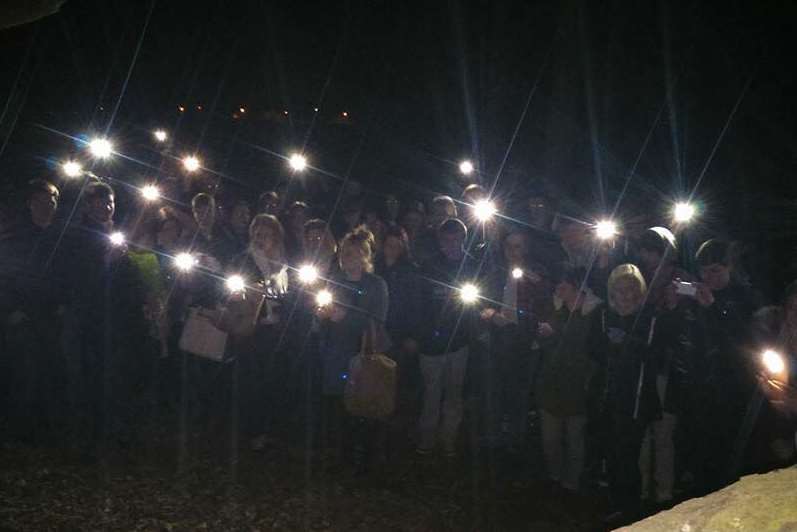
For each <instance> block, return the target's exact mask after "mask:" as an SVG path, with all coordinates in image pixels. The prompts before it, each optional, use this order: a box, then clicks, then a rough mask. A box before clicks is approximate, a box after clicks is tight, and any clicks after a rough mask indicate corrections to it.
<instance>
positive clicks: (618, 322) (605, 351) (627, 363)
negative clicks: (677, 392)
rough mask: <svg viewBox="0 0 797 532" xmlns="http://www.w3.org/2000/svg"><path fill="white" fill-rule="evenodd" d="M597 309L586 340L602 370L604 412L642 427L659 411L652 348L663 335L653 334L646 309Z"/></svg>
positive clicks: (658, 415) (653, 322)
mask: <svg viewBox="0 0 797 532" xmlns="http://www.w3.org/2000/svg"><path fill="white" fill-rule="evenodd" d="M599 312H600V314H599V316H598V319H599V320H600V322H599V327H597V328H596V330H595V331H596V332H595V334H593V335H592V338H591V340H590V344H591V346H592V356H593V358H594V360H596V361H597V363H598V364H599V365H600V366H601V367H603V368H604V370H605V375H606V381H605V385H604V388H603V390H604V398H603V400H602V403H603V405H602V406H603V410H604V413H605V414H606V415H608V416H609V417H610V418H611V419H614V420H616V421H618V420H624V421H634V422H635V423H637V424H638V425H640V426H643V427H644V426H646V425H647V424H648V423H650V422H651V421H653V420H656V419H658V418H659V417H660V415H661V404H660V401H659V397H658V394H657V393H656V371H655V358H656V357H655V352H656V350H657V349H660V348H661V342H662V341H663V338H662V337H661V335H660V334H658V335H657V334H656V325H655V318H654V317H653V316H652V315H651V314H650V313H648V312H645V311H641V312H637V313H635V314H632V315H630V316H620V315H619V314H617V313H616V312H615V311H614V310H611V309H607V308H604V309H603V310H601V311H599Z"/></svg>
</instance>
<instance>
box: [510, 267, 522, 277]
mask: <svg viewBox="0 0 797 532" xmlns="http://www.w3.org/2000/svg"><path fill="white" fill-rule="evenodd" d="M512 278H513V279H522V278H523V269H522V268H514V269H513V270H512Z"/></svg>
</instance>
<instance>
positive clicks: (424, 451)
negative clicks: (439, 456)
mask: <svg viewBox="0 0 797 532" xmlns="http://www.w3.org/2000/svg"><path fill="white" fill-rule="evenodd" d="M432 452H434V449H429V448H428V447H416V448H415V454H417V455H418V456H429V455H430V454H432Z"/></svg>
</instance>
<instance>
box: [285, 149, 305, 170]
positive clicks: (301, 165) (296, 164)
mask: <svg viewBox="0 0 797 532" xmlns="http://www.w3.org/2000/svg"><path fill="white" fill-rule="evenodd" d="M288 163H289V164H290V165H291V168H293V170H294V171H296V172H301V171H302V170H304V169H305V168H307V158H306V157H305V156H304V155H302V154H300V153H294V154H293V155H291V158H290V159H288Z"/></svg>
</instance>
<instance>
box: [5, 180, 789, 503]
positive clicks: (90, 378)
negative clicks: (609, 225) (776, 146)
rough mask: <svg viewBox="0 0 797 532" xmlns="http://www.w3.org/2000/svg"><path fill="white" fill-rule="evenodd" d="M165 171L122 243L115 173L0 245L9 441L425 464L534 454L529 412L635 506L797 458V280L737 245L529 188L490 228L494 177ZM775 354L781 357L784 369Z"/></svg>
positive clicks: (559, 461) (53, 191)
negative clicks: (594, 210) (379, 416)
mask: <svg viewBox="0 0 797 532" xmlns="http://www.w3.org/2000/svg"><path fill="white" fill-rule="evenodd" d="M162 187H163V192H162V196H163V197H164V198H166V199H167V200H168V201H163V202H161V203H157V204H149V203H143V202H142V203H141V204H139V205H136V207H135V208H133V209H131V210H132V211H133V213H132V215H129V216H127V222H126V223H125V224H124V225H125V227H123V228H121V229H122V231H123V232H120V233H118V234H117V233H116V232H117V231H119V230H120V228H119V227H117V226H116V224H115V200H116V191H115V190H114V189H113V188H112V187H111V186H109V185H108V184H106V183H102V182H99V181H89V182H87V183H86V184H85V186H84V187H83V189H82V193H81V194H80V196H79V198H78V199H77V200H76V208H75V210H74V212H73V215H72V216H66V215H64V213H63V212H61V213H60V214H61V215H60V216H59V212H58V210H59V199H60V197H59V196H60V191H59V188H57V187H56V186H55V185H54V184H52V183H50V182H48V181H45V180H35V181H31V182H30V183H28V184H27V187H26V188H25V190H24V192H23V193H22V194H21V195H20V198H19V201H18V204H17V207H18V210H17V211H16V212H14V213H11V214H13V216H9V217H8V218H7V219H8V220H9V221H8V223H6V224H5V225H4V226H3V227H2V236H1V237H0V324H1V325H2V337H0V338H1V339H2V353H3V354H2V357H0V363H2V370H1V371H0V376H1V378H2V380H3V382H2V387H0V390H2V404H1V405H2V422H3V429H4V434H6V436H5V437H6V438H7V439H9V440H19V441H23V442H26V443H29V444H39V443H43V442H52V441H58V442H59V444H61V445H68V446H72V447H74V448H77V449H80V450H82V451H83V452H84V453H85V454H86V456H89V457H93V458H96V459H98V460H103V459H106V458H107V457H108V456H113V455H114V453H124V452H129V451H130V450H131V449H134V448H135V446H136V445H137V443H138V440H139V439H140V438H141V437H142V433H143V431H145V430H147V429H148V427H149V426H150V425H151V423H152V420H153V419H156V420H159V421H158V422H159V423H165V424H166V425H167V426H165V427H163V426H162V427H160V429H162V430H165V431H167V432H171V433H173V434H174V435H176V440H179V441H180V442H181V449H183V451H182V452H185V450H184V449H185V447H186V443H185V441H186V440H187V439H188V438H191V437H193V436H194V435H196V434H200V435H201V437H210V438H213V437H216V438H223V437H226V436H221V434H228V432H224V431H223V430H221V429H222V428H224V430H229V431H232V432H233V433H234V438H233V439H232V440H231V441H233V442H234V443H233V445H234V446H236V447H240V448H249V449H251V450H253V451H258V450H262V449H264V448H266V447H267V446H269V445H272V444H273V443H274V442H275V441H276V440H287V441H294V440H295V441H296V442H303V444H309V445H310V446H312V447H313V448H320V449H325V450H328V451H330V452H331V453H333V454H334V455H335V456H337V457H338V459H339V460H340V462H341V463H343V464H349V465H350V466H351V467H353V468H354V469H355V470H356V471H359V472H364V471H367V470H368V469H369V468H373V467H374V464H377V463H378V462H379V461H380V460H390V459H391V457H392V453H393V452H394V449H393V448H394V447H395V445H394V443H395V441H396V438H404V439H408V438H409V439H411V440H412V441H413V442H414V446H415V448H416V450H417V453H418V455H419V460H446V459H448V460H450V459H456V458H457V456H458V455H461V454H462V453H463V452H469V453H477V452H479V449H499V450H501V451H503V452H506V453H509V454H514V455H517V454H518V453H523V452H526V450H527V449H528V448H529V447H528V446H527V445H526V443H527V442H528V438H529V437H530V435H529V434H528V432H529V430H528V429H529V417H530V412H531V413H533V414H534V415H535V416H536V419H538V420H539V426H540V429H541V448H542V451H543V455H544V463H545V466H546V468H547V476H548V478H549V479H550V481H551V483H552V484H553V485H555V486H556V487H557V489H559V490H561V493H562V495H563V496H567V495H566V494H570V495H573V496H576V495H577V494H579V493H580V492H583V490H584V489H585V484H587V483H604V485H606V486H607V487H608V490H609V493H610V500H611V503H612V507H613V510H616V511H617V512H619V514H618V515H622V516H624V517H625V518H632V517H633V516H636V515H639V511H640V508H642V506H643V504H647V505H648V506H649V507H656V508H658V507H665V506H667V505H669V504H672V502H673V501H674V500H675V499H676V498H677V497H678V493H686V494H700V493H706V492H708V491H711V490H714V489H717V488H719V487H722V486H724V485H726V484H728V483H729V482H732V481H733V480H734V479H735V478H736V477H737V475H738V474H739V473H740V472H743V471H749V470H756V469H758V470H760V469H766V468H770V467H775V466H778V465H782V464H788V463H790V462H793V461H794V458H795V449H794V445H795V441H794V435H795V433H794V429H795V423H794V416H795V408H794V402H795V401H794V399H793V395H792V394H791V392H790V390H791V388H789V385H788V375H787V374H788V373H789V369H790V368H793V367H794V366H795V364H797V359H795V358H794V357H795V355H797V285H795V284H792V285H790V286H789V287H787V288H786V289H785V291H784V292H783V296H782V299H781V301H780V302H779V303H780V304H779V306H776V307H764V305H763V302H762V301H761V298H760V296H759V295H758V293H757V292H756V290H755V288H754V287H752V286H750V285H749V284H748V282H747V281H746V280H745V276H744V272H743V271H741V269H740V268H738V262H737V259H738V257H737V254H736V249H737V248H736V246H735V244H734V243H733V242H730V241H727V240H724V239H721V238H710V239H708V240H706V241H705V242H703V243H702V245H700V246H699V249H698V250H697V252H696V254H694V255H693V256H690V255H691V254H687V253H685V252H684V250H683V247H682V246H681V245H680V244H681V243H679V241H678V240H679V236H680V234H679V233H678V231H677V230H676V231H672V230H670V229H667V228H665V227H664V225H667V221H663V220H651V227H650V228H648V229H645V230H644V231H641V232H639V233H638V234H618V235H616V236H614V237H611V238H607V239H603V240H601V239H597V238H596V236H595V231H594V227H592V225H591V224H586V223H584V222H582V221H579V220H577V219H575V218H572V217H570V215H569V214H572V213H561V212H557V210H556V209H555V208H553V207H552V205H554V200H555V199H557V198H551V197H546V195H545V194H542V193H536V192H532V193H529V195H528V198H527V201H525V203H524V206H523V209H521V210H520V212H517V213H515V216H513V217H512V218H509V217H506V218H503V217H493V218H489V219H479V218H477V217H474V216H473V214H472V211H473V207H474V206H475V205H477V204H478V202H479V201H481V200H484V199H486V196H487V193H486V191H485V190H484V189H483V188H481V187H479V186H478V185H471V186H469V187H467V188H465V189H464V190H463V193H462V196H461V198H458V199H456V200H455V199H453V198H451V197H449V196H437V197H434V198H426V200H427V201H426V202H423V201H417V200H414V199H412V200H411V199H403V198H401V197H400V195H398V194H387V195H374V196H372V197H366V196H364V195H363V193H362V191H358V190H353V192H352V191H348V192H347V193H345V194H344V197H342V198H339V199H338V201H336V202H335V205H322V204H320V203H319V202H318V199H317V198H310V197H303V196H302V195H301V194H300V193H296V192H295V191H290V190H287V189H284V188H283V189H281V190H272V191H267V192H264V193H263V194H261V195H260V196H259V197H258V198H247V197H244V196H238V197H231V195H230V194H226V193H224V191H218V190H215V189H210V190H203V191H197V190H192V189H191V187H182V188H181V186H179V183H178V184H177V185H175V186H170V183H168V182H165V183H163V184H162ZM250 199H253V200H254V201H250ZM334 199H335V198H331V200H334ZM331 200H330V201H331ZM321 203H323V202H321ZM333 207H336V208H333ZM499 208H500V206H499ZM62 211H63V209H62ZM326 217H330V218H328V219H327V218H326ZM112 235H115V236H112ZM186 253H189V255H185V254H186ZM181 254H182V255H181ZM181 257H182V260H189V264H187V265H186V264H182V266H181V265H180V264H179V261H180V260H181ZM186 257H187V258H186ZM310 265H311V266H312V270H309V269H308V268H307V267H308V266H310ZM230 276H240V277H239V278H240V279H241V280H243V283H244V288H243V290H232V291H231V290H229V289H228V288H229V287H228V286H227V285H226V284H225V282H224V281H225V279H229V278H230ZM466 285H472V288H474V289H475V290H477V293H474V294H470V295H471V296H473V297H471V298H469V299H468V298H465V297H463V296H464V295H465V294H464V291H465V289H464V288H463V287H464V286H466ZM322 291H325V292H326V293H327V294H328V295H329V296H330V297H329V301H327V302H319V300H318V299H317V297H318V294H319V292H322ZM327 303H328V304H327ZM192 316H200V317H201V318H202V319H205V320H208V321H209V322H210V323H212V324H213V325H214V327H215V328H217V329H218V330H219V331H221V333H223V335H224V336H225V338H226V343H224V349H223V351H224V353H223V356H221V357H216V358H213V357H203V356H198V355H196V354H193V353H192V352H189V351H187V350H186V348H185V346H186V345H187V344H186V341H188V343H190V340H192V339H191V338H188V339H186V335H187V334H188V335H189V336H190V333H187V332H186V328H187V327H188V324H189V323H190V322H191V321H192V319H193V318H192ZM197 334H199V333H197ZM364 337H369V343H370V349H373V350H375V351H377V352H381V353H385V354H387V355H388V356H389V357H390V358H392V359H393V360H394V361H395V362H396V363H397V366H398V375H399V377H398V401H397V402H398V409H397V411H396V413H395V414H394V418H395V420H393V421H390V422H389V423H385V422H384V420H383V421H378V420H374V419H364V418H358V417H354V416H352V415H350V414H349V413H348V412H347V410H346V408H345V406H344V400H343V395H344V388H345V385H346V381H347V379H348V377H349V372H350V361H351V360H352V358H353V357H354V356H355V355H357V354H358V353H360V352H361V350H362V349H363V339H364ZM193 340H195V341H196V340H199V341H200V342H206V343H209V342H212V339H211V338H199V339H197V338H194V339H193ZM766 348H769V349H774V350H777V351H778V352H779V353H782V354H783V355H784V356H785V359H786V368H785V369H784V370H783V371H784V373H785V375H780V376H778V379H777V380H773V379H770V378H767V377H766V376H765V377H762V375H765V371H766V368H763V367H762V365H761V362H760V360H759V359H760V357H759V353H760V352H761V351H762V350H764V349H766ZM761 394H763V395H764V396H765V397H767V398H769V399H770V400H771V401H767V402H764V404H763V407H762V408H761V410H760V412H757V413H756V415H754V416H752V417H751V416H750V415H749V414H750V412H749V411H750V405H754V404H756V397H760V395H761ZM468 410H471V411H468ZM164 412H165V413H166V414H165V415H161V414H162V413H164ZM463 420H466V421H463ZM463 422H465V423H467V424H468V425H469V427H468V430H467V431H466V430H463ZM466 433H467V434H472V435H475V437H474V438H470V439H468V438H466V437H465V434H466ZM308 442H309V443H308Z"/></svg>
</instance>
